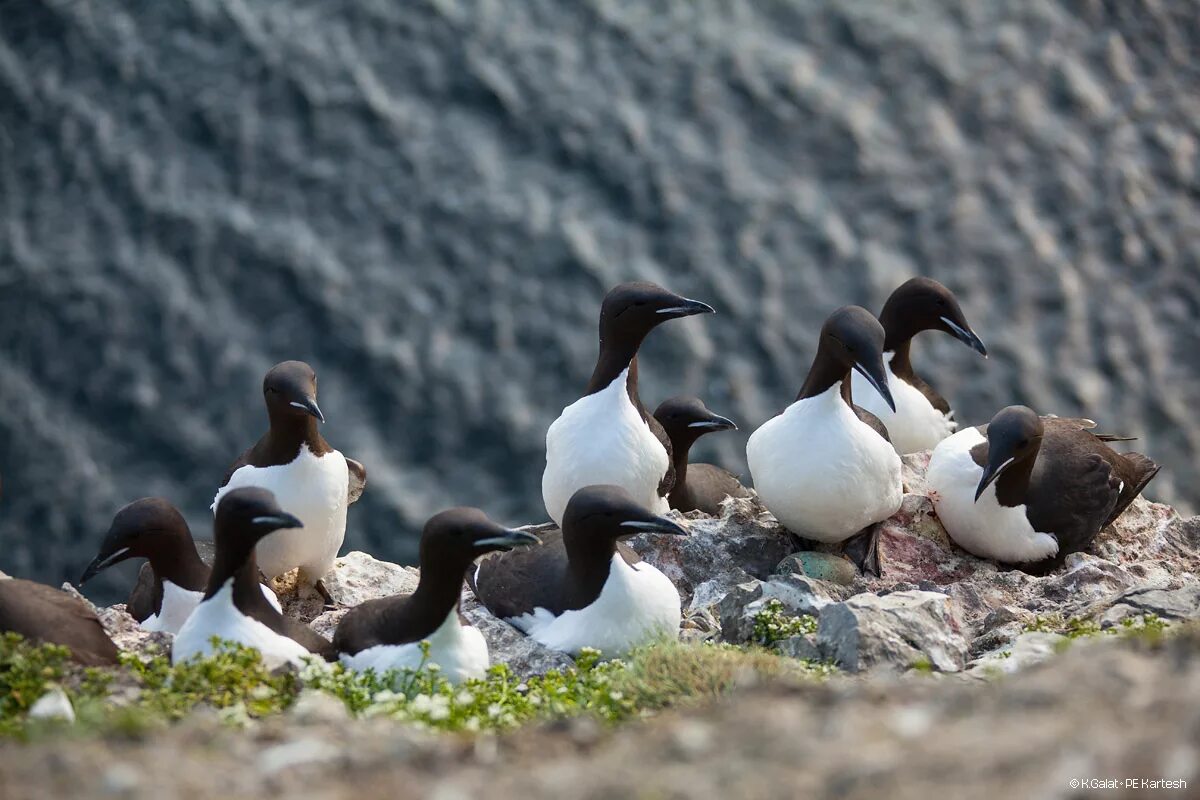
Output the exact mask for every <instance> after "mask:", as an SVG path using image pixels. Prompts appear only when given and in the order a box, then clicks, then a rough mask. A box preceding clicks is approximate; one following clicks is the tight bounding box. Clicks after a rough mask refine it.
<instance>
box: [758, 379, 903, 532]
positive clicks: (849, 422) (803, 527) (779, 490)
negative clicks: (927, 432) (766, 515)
mask: <svg viewBox="0 0 1200 800" xmlns="http://www.w3.org/2000/svg"><path fill="white" fill-rule="evenodd" d="M840 392H841V385H840V384H834V385H833V386H832V387H831V388H829V389H828V390H826V391H825V392H823V393H822V394H820V395H818V396H816V397H809V398H805V399H803V400H797V401H796V402H794V403H792V404H791V405H790V406H788V407H787V409H786V410H785V411H784V412H783V413H782V414H780V415H779V416H777V417H775V418H773V419H770V420H768V421H767V422H766V423H764V424H763V425H762V427H760V428H759V429H758V430H756V431H755V432H754V433H753V435H751V437H750V440H749V442H747V444H746V460H747V462H748V464H749V467H750V473H751V475H752V476H753V478H754V488H755V489H756V490H757V491H758V496H759V498H761V499H762V501H763V504H764V505H765V506H766V507H767V508H768V509H769V510H770V511H771V513H772V514H774V515H775V518H776V519H778V520H779V521H780V522H781V523H782V524H783V525H784V526H785V527H786V528H787V529H788V530H791V531H793V532H794V533H797V534H799V535H801V536H804V537H806V538H809V539H816V540H817V541H821V542H841V541H844V540H845V539H848V538H849V537H851V536H853V535H854V534H855V533H858V532H859V531H861V530H862V529H864V528H866V527H867V526H869V525H872V524H874V523H876V522H879V521H880V520H884V519H887V518H888V517H890V516H891V515H892V514H894V513H896V511H898V510H899V508H900V503H901V501H902V500H903V499H904V494H903V483H902V481H901V478H900V456H898V455H897V454H896V451H895V449H894V448H893V447H892V446H891V445H890V444H888V443H887V441H886V440H885V439H884V438H883V437H882V436H880V435H879V434H878V433H876V432H875V431H874V430H872V429H871V427H870V426H868V425H867V424H866V423H864V422H863V421H862V420H860V419H859V418H858V417H857V416H855V414H854V411H853V410H852V409H851V408H850V406H848V405H847V404H846V402H845V401H844V400H843V399H842V397H841V393H840Z"/></svg>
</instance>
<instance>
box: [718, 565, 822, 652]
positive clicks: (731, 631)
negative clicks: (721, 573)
mask: <svg viewBox="0 0 1200 800" xmlns="http://www.w3.org/2000/svg"><path fill="white" fill-rule="evenodd" d="M771 600H778V601H779V602H780V603H781V604H782V605H783V610H784V612H785V613H787V614H789V615H791V616H800V615H803V614H811V615H816V614H817V613H819V612H820V610H821V609H822V608H824V607H825V606H827V605H829V604H830V603H832V602H833V599H832V598H831V597H830V594H829V592H828V590H826V589H825V588H824V587H823V586H822V585H821V584H820V582H818V581H815V580H813V579H812V578H807V577H805V576H803V575H795V574H792V575H781V576H776V577H774V578H772V579H771V580H769V581H749V582H747V583H742V584H738V585H737V586H735V587H734V588H733V591H731V592H729V593H728V594H726V595H725V597H724V599H722V600H721V602H720V604H719V605H718V606H717V613H718V616H719V617H720V621H721V636H722V638H724V639H725V641H728V642H735V643H739V644H740V643H742V642H748V641H750V639H751V638H752V637H753V635H754V617H755V616H756V615H757V614H758V613H759V612H760V611H762V610H763V609H764V608H765V607H766V605H767V603H769V602H770V601H771Z"/></svg>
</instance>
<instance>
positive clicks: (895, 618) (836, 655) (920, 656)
mask: <svg viewBox="0 0 1200 800" xmlns="http://www.w3.org/2000/svg"><path fill="white" fill-rule="evenodd" d="M952 606H953V600H952V599H951V598H950V597H948V596H947V595H944V594H939V593H937V592H922V591H905V592H894V593H892V594H888V595H884V596H879V595H874V594H861V595H856V596H854V597H852V598H850V599H849V600H847V601H846V602H844V603H835V604H833V605H830V606H827V607H825V608H824V609H822V610H821V615H820V618H819V622H818V627H817V644H818V645H819V647H820V649H821V653H822V654H823V655H824V656H825V657H826V658H829V659H830V660H832V661H833V662H834V663H836V664H837V665H838V666H839V667H841V668H842V669H844V670H846V671H848V672H860V671H862V670H867V669H872V668H875V667H890V668H893V669H907V668H909V667H911V666H913V665H914V664H916V663H918V662H920V661H923V660H925V661H928V662H929V663H930V664H932V665H933V667H934V668H935V669H937V670H939V671H942V672H957V671H958V670H961V669H962V668H963V666H964V664H965V662H966V655H967V643H966V640H965V639H964V638H963V634H962V626H961V623H959V621H958V619H957V618H956V615H955V613H954V609H953V607H952Z"/></svg>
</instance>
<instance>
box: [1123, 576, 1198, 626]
mask: <svg viewBox="0 0 1200 800" xmlns="http://www.w3.org/2000/svg"><path fill="white" fill-rule="evenodd" d="M1146 614H1154V615H1155V616H1158V617H1161V618H1162V619H1164V620H1171V621H1181V620H1189V619H1200V585H1196V584H1190V585H1188V586H1184V587H1182V588H1179V589H1157V588H1144V589H1134V590H1132V591H1129V592H1125V593H1124V594H1122V595H1120V596H1119V597H1117V598H1116V600H1115V601H1114V602H1113V603H1112V604H1111V606H1110V608H1109V609H1108V610H1107V611H1105V612H1104V614H1103V615H1102V616H1101V624H1103V625H1106V626H1107V625H1111V624H1113V623H1118V622H1121V621H1122V620H1124V619H1127V618H1130V617H1137V616H1143V615H1146Z"/></svg>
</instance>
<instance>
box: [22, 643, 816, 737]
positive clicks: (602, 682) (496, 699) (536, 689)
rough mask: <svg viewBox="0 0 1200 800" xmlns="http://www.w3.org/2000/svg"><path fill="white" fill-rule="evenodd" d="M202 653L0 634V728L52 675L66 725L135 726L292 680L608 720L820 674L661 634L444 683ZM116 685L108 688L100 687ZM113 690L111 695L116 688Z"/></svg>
mask: <svg viewBox="0 0 1200 800" xmlns="http://www.w3.org/2000/svg"><path fill="white" fill-rule="evenodd" d="M215 645H216V652H215V653H214V654H213V655H212V656H211V657H209V658H204V659H197V660H193V661H189V662H186V663H183V664H178V665H172V664H171V663H170V662H169V660H168V659H167V658H166V657H165V656H162V655H159V656H155V657H153V658H150V659H148V660H146V661H142V660H141V659H139V658H136V657H133V656H127V657H124V658H123V659H122V665H121V667H120V668H119V669H117V670H111V671H102V670H87V671H83V670H78V671H77V674H74V675H71V674H69V669H68V666H69V665H68V662H67V655H66V651H65V650H63V649H62V648H54V647H46V646H34V645H30V644H26V643H23V642H21V641H20V640H19V639H10V640H7V643H6V646H5V650H4V651H3V653H2V654H0V688H3V689H5V691H4V694H3V695H2V696H0V702H3V703H4V705H3V706H0V708H2V709H3V713H2V714H0V733H3V734H9V735H18V736H23V737H26V738H28V737H30V736H36V735H40V734H41V733H43V732H44V730H45V728H44V726H39V725H33V724H30V723H29V721H28V720H27V719H26V716H27V712H28V709H29V706H31V705H32V704H33V702H34V701H36V699H37V698H38V697H40V696H41V694H42V693H43V691H44V690H45V688H46V686H47V685H48V684H57V683H62V685H63V686H64V690H65V691H66V692H67V694H68V696H69V697H70V699H71V701H72V703H73V704H74V705H75V709H76V714H77V717H78V724H77V725H76V726H75V727H74V729H73V732H74V734H76V735H89V734H90V735H103V736H115V737H122V738H143V737H146V736H148V735H150V734H151V733H153V732H154V731H156V730H160V729H161V728H162V727H163V726H165V725H168V724H170V723H171V722H173V721H175V720H178V719H180V718H182V717H184V716H186V715H187V714H189V713H191V712H193V711H195V710H196V709H199V708H211V709H215V710H216V711H217V713H218V715H219V717H220V718H221V719H222V720H223V721H225V722H226V723H228V724H231V725H244V724H247V723H248V722H250V721H252V720H254V719H257V718H261V717H267V716H271V715H274V714H279V713H281V712H283V711H286V710H287V709H288V708H290V707H291V705H292V704H293V703H294V702H295V700H296V697H297V696H298V694H299V692H300V690H301V689H310V690H318V691H322V692H325V693H327V694H330V695H332V696H334V697H336V698H338V699H340V700H341V701H342V702H343V703H344V704H345V706H346V708H347V710H348V711H349V712H350V713H351V714H353V715H355V716H361V717H379V716H383V717H389V718H392V719H395V720H397V721H399V722H403V723H407V724H413V725H417V726H421V727H426V728H432V729H437V730H448V731H482V730H498V729H506V728H512V727H515V726H518V725H521V724H524V723H526V722H529V721H534V720H539V719H558V718H563V717H572V716H580V715H588V716H593V717H596V718H597V719H600V720H603V721H606V722H611V723H615V722H619V721H622V720H626V719H630V718H633V717H637V716H640V715H642V714H645V713H650V712H653V711H656V710H658V709H662V708H667V707H669V706H674V705H680V704H689V703H697V702H705V701H708V700H711V699H712V698H714V697H717V696H719V695H721V694H723V693H725V692H727V691H729V690H730V689H731V688H733V687H735V686H737V685H739V684H741V683H743V682H745V680H746V679H747V678H748V677H754V678H782V677H793V678H798V679H808V678H820V677H824V676H825V675H828V674H830V673H831V672H832V671H833V670H832V668H831V667H829V666H828V665H823V664H810V663H808V662H804V661H798V660H795V659H788V658H784V657H781V656H779V655H777V654H774V653H771V652H768V651H767V650H763V649H760V648H748V649H744V648H737V647H733V646H731V645H711V644H684V643H680V642H661V643H656V644H654V645H650V646H647V647H643V648H640V649H638V650H635V651H634V652H632V653H631V654H630V655H629V656H628V657H627V658H626V659H624V660H612V661H601V660H600V655H599V653H597V652H595V651H585V652H584V653H582V654H580V656H579V658H578V659H577V660H576V665H575V666H574V667H573V668H570V669H565V670H557V671H551V672H548V673H547V674H545V675H542V676H538V677H533V678H528V679H524V680H522V679H520V678H518V677H517V676H515V675H513V674H512V672H511V671H510V670H509V669H508V667H506V666H504V665H497V666H495V667H492V668H491V669H490V670H489V671H488V673H487V676H486V677H485V678H483V679H480V680H472V681H467V682H465V683H463V684H461V685H459V686H454V685H452V684H450V682H449V681H447V680H446V679H445V678H444V677H443V676H442V675H441V674H440V673H439V672H438V670H437V669H436V667H434V666H430V667H427V668H424V669H420V670H415V671H404V672H389V673H386V674H382V675H377V674H374V673H371V672H367V673H361V674H360V673H354V672H350V671H347V670H345V669H344V668H343V667H342V666H341V665H338V664H332V665H331V664H325V663H324V662H317V661H311V662H309V663H308V664H307V665H306V666H305V667H303V668H302V669H299V670H277V671H274V672H272V671H269V670H268V669H267V668H266V667H265V666H264V664H263V663H262V660H261V658H260V656H259V654H258V652H257V651H255V650H251V649H248V648H245V647H241V646H239V645H235V644H232V643H228V642H226V643H220V642H217V643H215ZM114 685H119V688H120V689H121V691H120V692H119V693H117V694H111V693H110V692H111V690H112V687H113V686H114ZM118 695H119V697H120V698H121V699H120V701H119V702H118V700H117V699H116V698H117V697H118Z"/></svg>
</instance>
